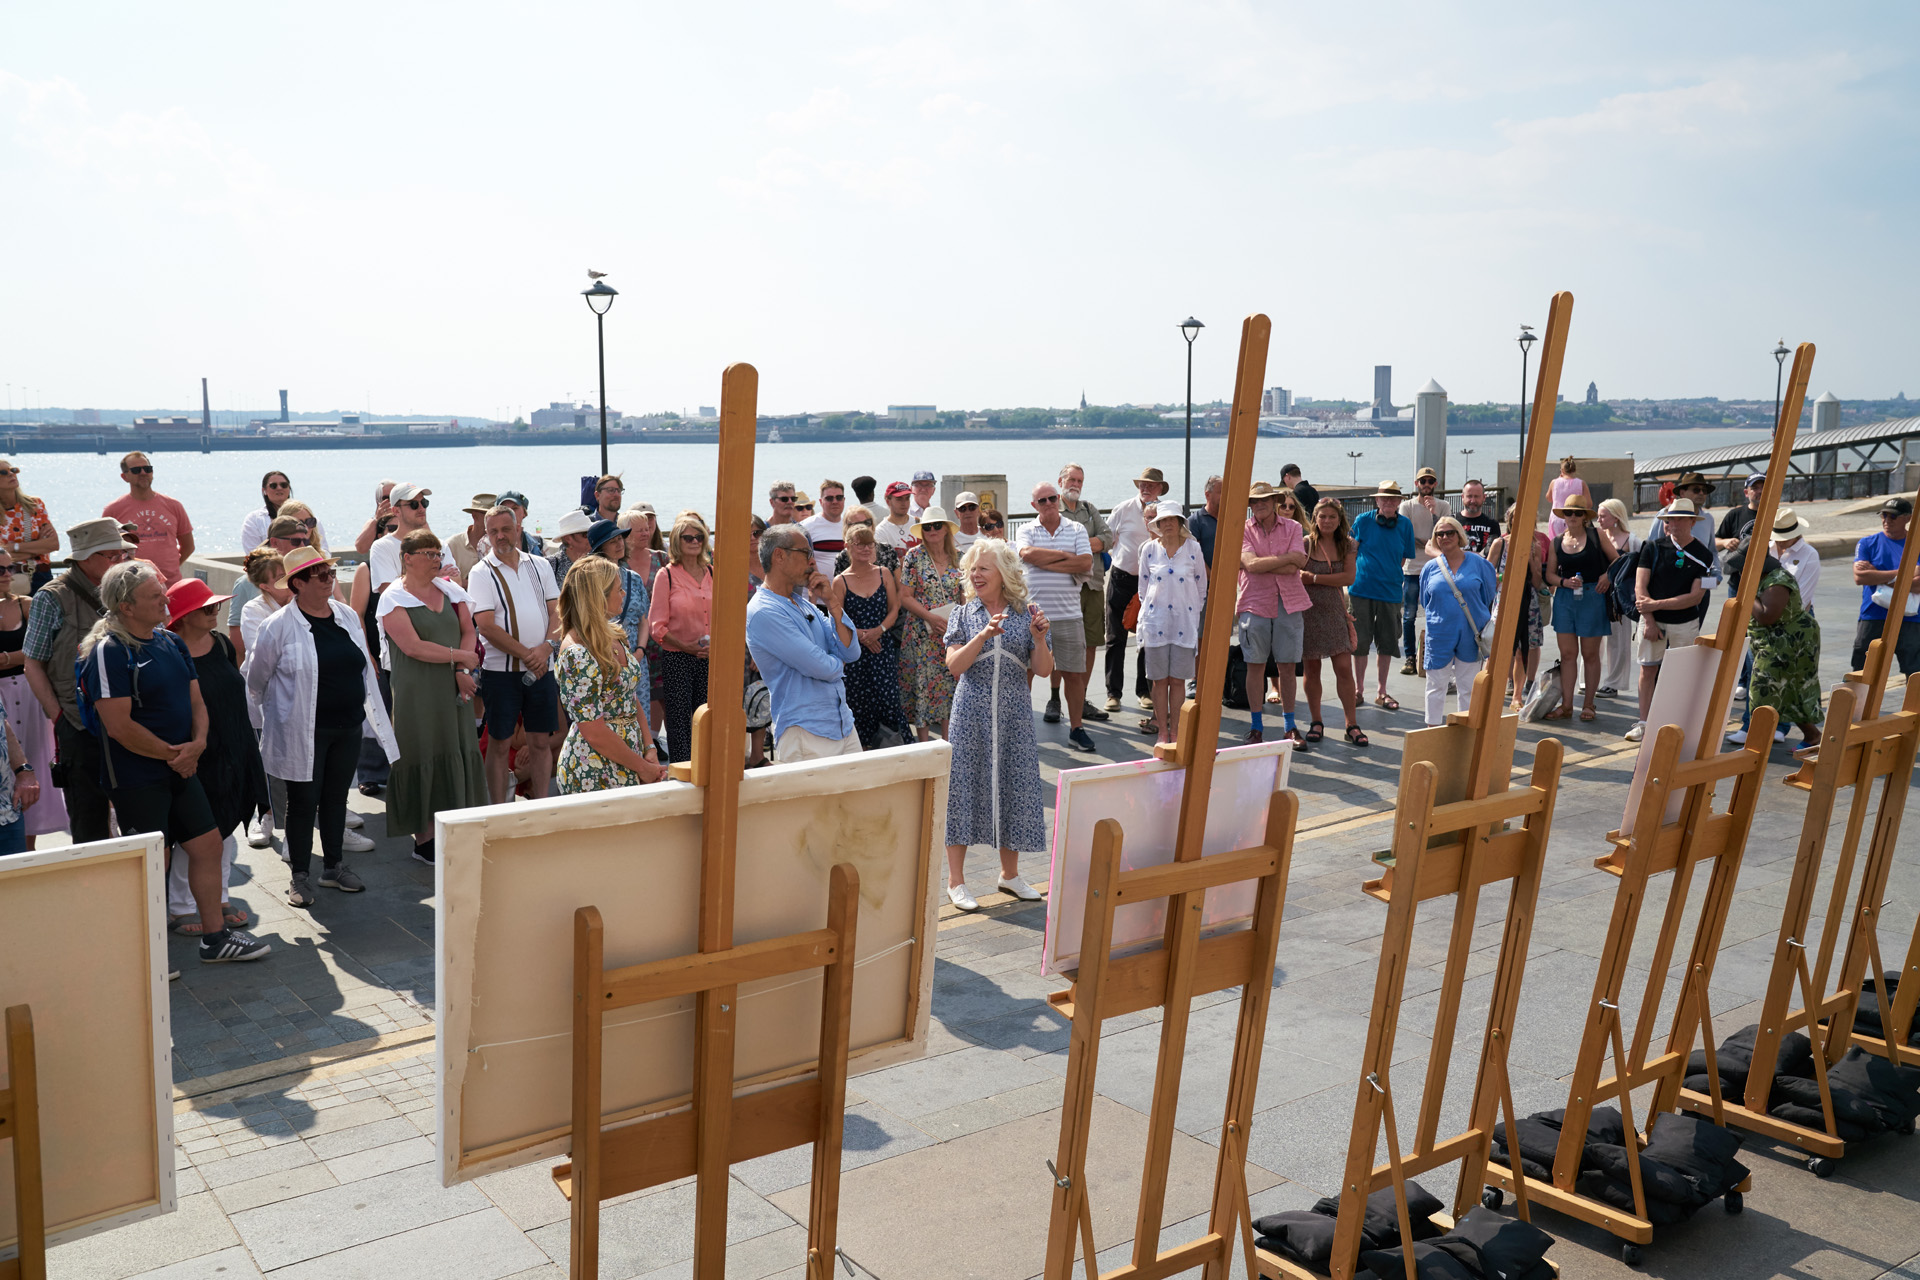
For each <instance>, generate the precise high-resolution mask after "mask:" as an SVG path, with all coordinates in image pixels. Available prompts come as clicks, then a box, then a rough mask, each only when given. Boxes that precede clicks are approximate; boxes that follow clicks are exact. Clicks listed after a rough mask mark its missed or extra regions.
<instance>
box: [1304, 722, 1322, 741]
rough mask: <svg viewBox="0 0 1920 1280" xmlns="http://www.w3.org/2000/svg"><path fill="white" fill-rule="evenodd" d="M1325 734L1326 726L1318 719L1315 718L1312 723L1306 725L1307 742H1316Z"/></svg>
mask: <svg viewBox="0 0 1920 1280" xmlns="http://www.w3.org/2000/svg"><path fill="white" fill-rule="evenodd" d="M1326 736H1327V726H1325V725H1324V724H1321V723H1320V722H1319V721H1318V720H1315V721H1314V722H1313V723H1312V724H1310V725H1308V726H1307V741H1308V742H1318V741H1320V740H1321V739H1322V738H1324V737H1326Z"/></svg>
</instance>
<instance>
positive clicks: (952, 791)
mask: <svg viewBox="0 0 1920 1280" xmlns="http://www.w3.org/2000/svg"><path fill="white" fill-rule="evenodd" d="M1032 622H1033V619H1032V617H1031V616H1030V615H1029V614H1028V613H1027V611H1026V610H1024V609H1009V610H1008V611H1007V616H1006V621H1005V623H1004V624H1003V628H1004V629H1003V631H1002V633H1001V634H1000V635H999V636H996V637H995V638H994V639H993V641H992V642H991V643H989V644H988V645H987V647H986V649H985V650H984V651H983V652H982V653H981V654H980V657H979V659H978V660H977V661H976V662H975V663H974V664H973V665H972V666H971V667H968V668H967V671H966V674H964V675H962V676H961V677H960V679H959V681H958V683H957V685H956V687H955V689H954V695H953V718H952V719H951V720H949V721H948V722H947V740H948V741H949V742H951V743H952V744H953V760H952V765H951V774H950V776H949V778H948V780H947V839H946V842H947V843H948V844H959V845H975V844H984V845H991V846H993V847H994V848H1005V849H1013V850H1016V851H1018V852H1022V853H1037V852H1039V851H1040V850H1042V849H1044V848H1046V847H1047V822H1046V815H1045V808H1044V796H1043V795H1042V792H1041V782H1040V750H1039V746H1038V744H1037V743H1036V742H1035V741H1034V736H1033V700H1032V699H1031V698H1030V697H1029V696H1028V694H1027V664H1028V662H1029V660H1030V659H1031V658H1032V656H1033V627H1032ZM987 623H988V614H987V607H986V606H985V605H984V604H981V603H980V602H979V601H978V600H971V601H968V602H967V603H966V604H964V605H962V606H960V607H959V608H958V609H955V610H954V611H953V617H952V619H951V620H950V621H949V622H948V623H947V638H946V643H947V645H948V646H949V647H958V646H960V645H963V644H966V643H967V642H968V641H969V640H971V639H973V637H974V636H976V635H978V634H979V633H980V632H982V631H985V630H986V629H987Z"/></svg>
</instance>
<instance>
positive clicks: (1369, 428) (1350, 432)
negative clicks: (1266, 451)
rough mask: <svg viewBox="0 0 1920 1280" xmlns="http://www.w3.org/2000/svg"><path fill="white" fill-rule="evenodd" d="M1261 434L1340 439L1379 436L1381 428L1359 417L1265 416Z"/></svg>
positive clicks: (1261, 424)
mask: <svg viewBox="0 0 1920 1280" xmlns="http://www.w3.org/2000/svg"><path fill="white" fill-rule="evenodd" d="M1260 434H1261V435H1263V436H1291V437H1296V438H1297V437H1310V438H1313V439H1323V440H1339V439H1346V438H1350V437H1356V436H1365V437H1375V438H1377V437H1378V436H1379V435H1380V428H1378V427H1376V426H1374V425H1373V424H1372V423H1371V422H1362V421H1360V420H1359V419H1357V418H1333V419H1330V420H1329V421H1326V422H1322V421H1321V420H1320V419H1318V418H1291V417H1265V418H1262V419H1260Z"/></svg>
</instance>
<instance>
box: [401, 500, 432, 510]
mask: <svg viewBox="0 0 1920 1280" xmlns="http://www.w3.org/2000/svg"><path fill="white" fill-rule="evenodd" d="M394 505H395V506H401V507H412V508H413V509H414V510H415V511H425V510H426V509H427V500H426V499H425V498H408V499H407V500H406V501H405V502H399V503H395V504H394Z"/></svg>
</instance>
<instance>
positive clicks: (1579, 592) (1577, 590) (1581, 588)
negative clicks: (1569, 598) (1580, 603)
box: [1573, 573, 1587, 600]
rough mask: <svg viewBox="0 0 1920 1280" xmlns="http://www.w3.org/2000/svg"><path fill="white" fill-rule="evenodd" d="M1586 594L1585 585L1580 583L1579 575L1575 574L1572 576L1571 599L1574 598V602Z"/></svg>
mask: <svg viewBox="0 0 1920 1280" xmlns="http://www.w3.org/2000/svg"><path fill="white" fill-rule="evenodd" d="M1586 594H1587V586H1586V584H1585V583H1584V582H1582V581H1580V575H1579V574H1577V573H1576V574H1574V575H1573V598H1574V599H1575V600H1578V599H1580V598H1581V597H1582V596H1584V595H1586Z"/></svg>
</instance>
